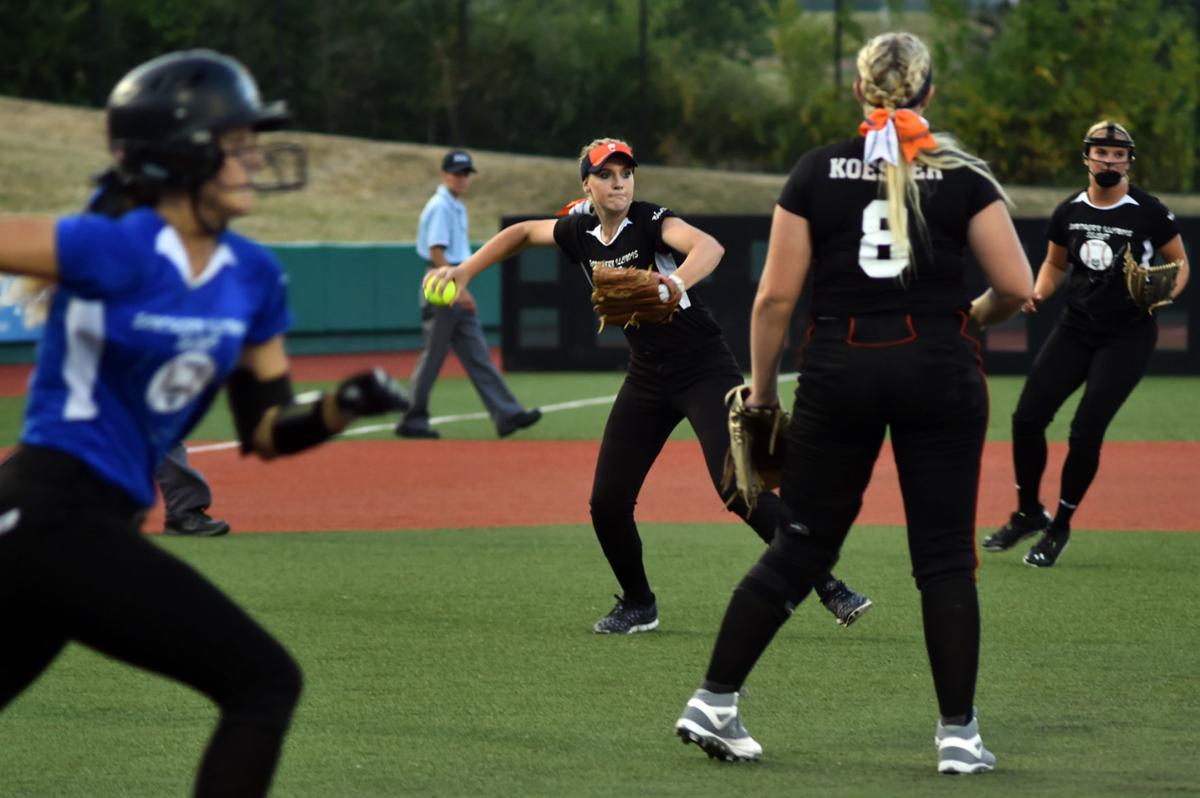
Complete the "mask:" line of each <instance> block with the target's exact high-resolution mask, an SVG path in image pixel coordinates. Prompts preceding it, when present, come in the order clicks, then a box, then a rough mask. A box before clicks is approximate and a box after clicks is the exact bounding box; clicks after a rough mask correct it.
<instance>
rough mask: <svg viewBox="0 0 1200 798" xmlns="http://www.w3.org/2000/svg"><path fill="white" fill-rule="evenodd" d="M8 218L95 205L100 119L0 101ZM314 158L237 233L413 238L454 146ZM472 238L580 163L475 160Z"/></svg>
mask: <svg viewBox="0 0 1200 798" xmlns="http://www.w3.org/2000/svg"><path fill="white" fill-rule="evenodd" d="M0 119H3V120H4V124H3V125H0V175H3V176H4V177H3V180H0V213H4V212H10V213H11V212H32V213H68V212H71V211H73V210H75V209H77V208H78V207H79V206H80V205H81V204H82V203H83V201H84V200H85V199H86V197H87V195H88V192H89V186H88V180H87V178H88V176H89V175H91V174H93V173H95V172H97V171H99V170H100V169H102V168H103V167H104V166H105V165H106V163H107V156H106V153H105V151H104V115H103V113H102V112H100V111H95V110H90V109H85V108H76V107H70V106H62V105H52V104H49V103H42V102H33V101H28V100H18V99H13V98H5V97H0ZM281 137H286V138H287V139H289V140H295V141H299V142H301V143H303V144H305V145H306V146H307V147H308V149H309V185H308V187H307V188H306V189H305V190H304V191H301V192H296V193H292V194H283V195H279V196H268V197H265V198H264V200H263V202H262V204H261V206H260V210H259V212H258V213H257V214H256V215H255V216H253V217H251V218H248V219H245V220H243V221H241V222H239V223H238V229H239V230H241V231H243V232H245V233H248V234H250V235H253V236H256V237H258V238H261V239H263V240H266V241H313V240H321V241H397V240H399V241H406V240H412V239H413V238H414V237H415V235H416V224H417V216H418V215H419V214H420V212H421V207H422V206H423V205H424V203H425V201H426V200H427V199H428V198H429V194H430V192H431V191H432V190H433V188H434V187H435V186H436V185H437V181H438V166H439V164H440V163H441V157H442V154H443V153H444V152H445V149H446V148H445V147H443V146H427V145H421V144H407V143H400V142H385V141H369V140H365V139H354V138H347V137H341V136H325V135H317V134H311V133H298V132H288V133H285V134H281ZM473 152H474V154H475V157H476V163H477V165H478V167H479V175H478V177H477V178H476V181H475V183H474V186H473V188H472V194H471V197H470V198H469V207H470V209H471V236H472V238H473V239H476V240H482V239H484V238H487V237H488V236H490V235H491V234H492V233H493V232H495V230H496V229H497V225H498V220H499V218H500V217H501V216H503V215H505V214H525V213H546V212H552V211H554V210H557V209H558V208H560V207H562V205H563V204H564V203H565V202H566V201H568V200H570V199H573V198H574V197H576V196H578V173H577V172H576V168H577V167H576V165H575V162H574V161H572V160H570V159H565V158H547V157H540V156H530V155H512V154H509V153H499V152H487V151H480V150H476V151H473ZM784 178H785V175H782V174H778V175H775V174H748V173H735V172H720V171H711V170H701V169H681V168H674V167H658V166H645V167H642V168H641V169H639V170H638V189H637V190H638V196H640V197H644V198H650V199H653V200H654V201H656V202H661V203H663V204H666V205H669V206H671V207H672V208H675V209H676V210H678V211H679V212H680V213H683V214H685V215H686V214H700V213H737V214H740V213H762V214H766V213H770V212H771V208H772V206H773V205H774V201H775V198H776V196H777V195H778V193H779V189H780V187H781V186H782V185H783V181H784ZM1070 188H1071V187H1063V188H1029V187H1020V186H1014V187H1010V192H1011V194H1012V196H1013V199H1014V200H1015V201H1016V202H1017V205H1018V208H1017V214H1018V215H1020V216H1031V217H1044V216H1047V215H1049V213H1050V211H1051V210H1052V209H1053V207H1054V205H1055V203H1057V202H1059V201H1060V200H1061V199H1062V197H1063V196H1064V195H1065V194H1066V193H1067V192H1068V191H1069V190H1070ZM1163 199H1164V200H1165V201H1166V203H1167V204H1168V206H1170V207H1171V209H1172V210H1174V211H1175V212H1176V213H1177V214H1179V215H1181V216H1192V215H1200V195H1170V194H1167V195H1163Z"/></svg>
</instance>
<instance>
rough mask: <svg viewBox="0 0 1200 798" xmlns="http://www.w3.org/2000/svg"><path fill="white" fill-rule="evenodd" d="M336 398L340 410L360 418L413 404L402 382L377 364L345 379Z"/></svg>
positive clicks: (338, 389)
mask: <svg viewBox="0 0 1200 798" xmlns="http://www.w3.org/2000/svg"><path fill="white" fill-rule="evenodd" d="M336 398H337V406H338V409H339V410H341V411H342V412H344V413H348V414H350V415H352V416H356V417H360V418H361V417H362V416H377V415H380V414H381V413H394V412H404V411H405V410H408V408H409V407H410V405H411V402H409V401H408V395H407V394H406V393H405V392H404V389H403V388H401V387H400V385H399V383H397V382H396V381H395V380H393V379H392V378H391V377H389V376H388V375H387V372H385V371H384V370H383V369H381V368H379V367H378V366H377V367H375V368H374V369H372V370H371V371H364V372H362V373H361V374H355V375H354V376H353V377H347V378H346V379H345V380H343V381H342V384H341V385H339V386H338V388H337V394H336Z"/></svg>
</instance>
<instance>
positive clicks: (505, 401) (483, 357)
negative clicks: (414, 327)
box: [402, 305, 525, 430]
mask: <svg viewBox="0 0 1200 798" xmlns="http://www.w3.org/2000/svg"><path fill="white" fill-rule="evenodd" d="M421 335H422V337H423V339H424V348H423V349H422V350H421V356H420V357H419V358H418V359H417V367H416V368H415V369H414V370H413V374H412V379H411V380H410V381H409V386H408V388H409V392H410V393H411V394H412V407H411V408H409V410H408V412H407V413H405V414H404V419H403V421H402V423H403V424H404V425H405V426H406V427H411V428H414V429H421V428H425V427H428V426H429V394H430V393H431V392H432V391H433V384H434V383H435V382H436V381H437V378H438V373H439V372H441V370H442V364H443V363H445V362H446V355H448V354H449V353H450V349H451V348H453V349H454V354H455V355H456V356H457V357H458V359H459V362H461V363H462V364H463V368H465V369H466V371H467V376H468V377H470V378H471V383H472V384H473V385H474V386H475V390H476V391H477V392H478V393H479V398H480V399H482V400H483V404H484V407H486V408H487V411H488V415H490V416H491V418H492V423H493V424H495V425H496V427H497V430H499V428H500V427H501V426H502V425H504V424H505V422H508V421H510V420H512V419H513V418H514V417H516V416H517V414H519V413H521V412H523V411H524V410H525V408H524V407H522V406H521V403H520V402H518V401H517V399H516V397H515V396H513V395H512V391H510V390H509V389H508V385H507V384H505V382H504V377H502V376H500V372H499V371H497V370H496V367H495V366H494V365H492V358H491V355H490V353H489V350H488V345H487V339H486V338H484V337H483V326H482V325H481V324H480V323H479V316H478V315H476V314H475V313H471V312H469V311H466V310H464V309H462V308H460V307H459V306H458V305H447V306H444V307H437V306H434V305H425V306H424V307H422V308H421Z"/></svg>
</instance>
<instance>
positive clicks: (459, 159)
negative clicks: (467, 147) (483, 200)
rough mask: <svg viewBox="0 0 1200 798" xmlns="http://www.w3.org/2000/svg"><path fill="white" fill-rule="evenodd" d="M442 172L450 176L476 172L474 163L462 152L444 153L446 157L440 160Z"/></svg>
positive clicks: (468, 155) (451, 151)
mask: <svg viewBox="0 0 1200 798" xmlns="http://www.w3.org/2000/svg"><path fill="white" fill-rule="evenodd" d="M442 171H443V172H449V173H450V174H454V175H457V174H461V173H463V172H476V171H478V170H477V169H476V168H475V163H474V161H472V160H471V156H470V154H469V153H466V152H464V151H462V150H450V152H448V153H446V157H445V158H442Z"/></svg>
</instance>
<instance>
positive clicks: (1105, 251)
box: [1079, 238, 1113, 272]
mask: <svg viewBox="0 0 1200 798" xmlns="http://www.w3.org/2000/svg"><path fill="white" fill-rule="evenodd" d="M1079 260H1080V261H1081V262H1082V263H1083V265H1084V266H1087V267H1088V268H1089V269H1091V270H1092V271H1096V272H1103V271H1108V268H1109V267H1110V266H1112V262H1113V253H1112V248H1111V247H1110V246H1109V245H1108V242H1107V241H1100V240H1099V239H1095V238H1089V239H1088V240H1087V241H1084V242H1083V245H1082V246H1081V247H1079Z"/></svg>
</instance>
